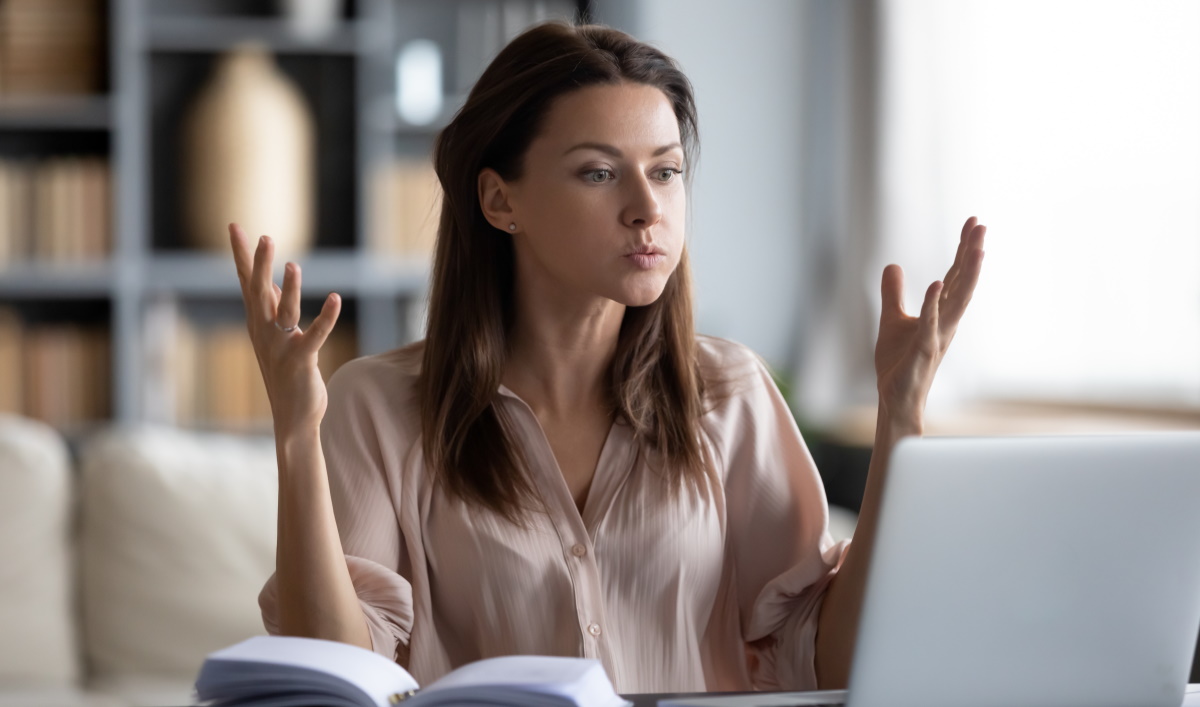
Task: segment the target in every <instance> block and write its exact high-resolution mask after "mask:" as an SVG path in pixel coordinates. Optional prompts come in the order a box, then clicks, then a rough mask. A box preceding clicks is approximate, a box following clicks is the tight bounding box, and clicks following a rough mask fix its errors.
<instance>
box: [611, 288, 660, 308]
mask: <svg viewBox="0 0 1200 707" xmlns="http://www.w3.org/2000/svg"><path fill="white" fill-rule="evenodd" d="M666 284H667V283H666V282H663V283H662V286H661V287H639V288H636V289H632V290H627V291H626V292H624V293H622V296H621V297H619V298H615V299H616V300H617V301H618V302H620V303H621V304H623V305H625V306H626V307H645V306H646V305H650V304H654V303H655V302H657V301H658V298H659V297H662V293H663V290H665V289H666Z"/></svg>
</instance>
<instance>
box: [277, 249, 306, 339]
mask: <svg viewBox="0 0 1200 707" xmlns="http://www.w3.org/2000/svg"><path fill="white" fill-rule="evenodd" d="M278 300H279V309H278V310H277V311H276V312H275V322H276V323H277V324H279V325H281V326H285V327H288V326H295V325H296V324H297V323H298V322H299V321H300V266H299V265H297V264H295V263H288V264H287V265H286V266H285V267H284V269H283V289H282V290H281V291H280V293H279V296H278Z"/></svg>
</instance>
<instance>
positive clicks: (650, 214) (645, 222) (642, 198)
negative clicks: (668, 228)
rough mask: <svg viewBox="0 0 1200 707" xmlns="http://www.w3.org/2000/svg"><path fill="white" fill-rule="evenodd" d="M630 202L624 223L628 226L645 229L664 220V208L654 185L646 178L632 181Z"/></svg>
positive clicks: (626, 208)
mask: <svg viewBox="0 0 1200 707" xmlns="http://www.w3.org/2000/svg"><path fill="white" fill-rule="evenodd" d="M630 184H631V186H630V187H629V189H630V194H629V201H628V203H627V204H626V206H625V213H624V215H623V219H622V220H623V221H624V222H625V225H626V226H630V227H639V228H645V227H647V226H653V225H654V224H656V223H658V222H659V221H660V220H662V206H661V205H660V204H659V202H658V195H657V194H655V193H654V185H653V184H651V183H650V180H649V179H648V178H646V177H645V176H641V177H639V178H637V179H631V180H630Z"/></svg>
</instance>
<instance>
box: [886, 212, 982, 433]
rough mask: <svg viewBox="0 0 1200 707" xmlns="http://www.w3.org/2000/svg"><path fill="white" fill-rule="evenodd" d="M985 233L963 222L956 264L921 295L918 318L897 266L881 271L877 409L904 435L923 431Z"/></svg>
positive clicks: (974, 275)
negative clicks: (907, 304)
mask: <svg viewBox="0 0 1200 707" xmlns="http://www.w3.org/2000/svg"><path fill="white" fill-rule="evenodd" d="M986 232H987V227H986V226H983V225H982V224H979V223H978V219H976V218H975V217H974V216H972V217H971V218H969V219H967V222H966V223H965V224H963V228H962V235H961V237H960V239H959V243H958V252H957V253H956V254H955V256H954V264H953V265H951V266H950V270H949V272H947V273H946V277H945V279H944V280H939V281H935V282H934V283H933V284H931V285H930V286H929V289H927V290H926V291H925V301H924V302H923V303H922V305H921V313H920V315H919V316H916V317H911V316H909V315H907V314H905V312H904V304H903V292H904V271H903V270H902V269H901V268H900V266H899V265H889V266H887V267H886V268H884V270H883V288H882V289H883V311H882V313H881V315H880V317H879V340H878V342H877V343H876V345H875V374H876V380H877V384H878V386H879V405H880V412H881V414H886V415H887V418H886V419H887V420H889V422H890V423H891V424H893V425H895V426H897V427H898V428H899V429H901V430H903V431H905V432H917V433H919V432H920V431H921V429H922V424H923V414H924V410H925V400H926V398H927V396H928V395H929V388H930V387H931V386H932V385H933V377H934V374H935V373H936V372H937V369H938V366H939V365H940V364H941V362H942V358H943V357H944V356H945V355H946V350H947V349H948V348H949V346H950V341H951V340H952V339H954V333H955V332H956V331H957V330H958V323H959V321H961V320H962V316H963V313H964V312H966V310H967V304H968V303H969V302H970V301H971V295H972V294H973V293H974V292H975V284H976V283H977V282H979V272H980V269H981V267H982V265H983V237H984V234H985V233H986Z"/></svg>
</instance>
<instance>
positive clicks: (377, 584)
mask: <svg viewBox="0 0 1200 707" xmlns="http://www.w3.org/2000/svg"><path fill="white" fill-rule="evenodd" d="M356 364H358V362H357V361H355V362H351V363H349V364H346V365H345V366H343V367H342V368H341V369H339V370H338V371H337V373H335V374H334V376H333V377H332V378H331V380H330V381H329V386H328V388H329V404H328V408H327V411H326V413H325V418H324V420H323V421H322V423H321V445H322V448H323V450H324V454H325V464H326V468H327V472H328V475H329V489H330V495H331V497H332V500H333V510H334V516H335V518H336V520H337V526H338V533H339V535H340V537H341V541H342V551H343V552H344V553H345V555H346V565H347V568H348V569H349V572H350V579H351V581H352V582H353V584H354V589H355V592H356V593H357V595H358V600H359V604H360V606H361V607H362V611H363V615H364V616H365V618H366V622H367V627H368V630H369V632H370V635H371V647H372V649H373V650H374V651H375V652H376V653H379V654H381V655H383V656H385V657H387V658H388V659H390V660H396V661H399V662H401V663H404V662H406V661H405V660H404V658H405V656H406V655H407V652H408V650H407V649H408V643H409V638H410V636H411V635H412V628H413V591H412V584H411V583H410V581H409V579H408V578H406V577H405V576H404V571H405V570H406V569H407V568H408V567H409V562H408V557H407V553H406V551H405V545H404V538H403V536H402V533H401V529H400V522H399V518H398V516H397V512H396V505H395V503H394V499H395V495H394V493H393V492H394V490H395V489H393V488H392V487H393V484H394V483H398V480H396V479H393V478H392V477H390V476H389V475H388V473H387V467H386V464H385V461H384V454H383V450H382V448H381V446H380V432H381V430H380V429H379V427H378V424H379V421H380V419H381V417H383V416H381V415H380V414H379V411H380V410H382V408H377V406H380V405H383V404H384V402H383V400H382V397H381V396H380V392H381V391H379V389H378V386H377V385H371V384H370V381H369V379H368V378H367V377H366V376H363V375H360V372H359V369H358V366H357V365H356ZM392 434H395V432H394V430H393V431H392ZM259 607H260V609H261V610H262V616H263V625H264V626H265V628H266V630H267V632H268V633H271V634H277V633H279V623H278V582H277V578H276V576H275V575H272V576H271V577H270V579H268V580H267V583H266V585H265V586H264V587H263V589H262V592H261V593H260V594H259Z"/></svg>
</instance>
